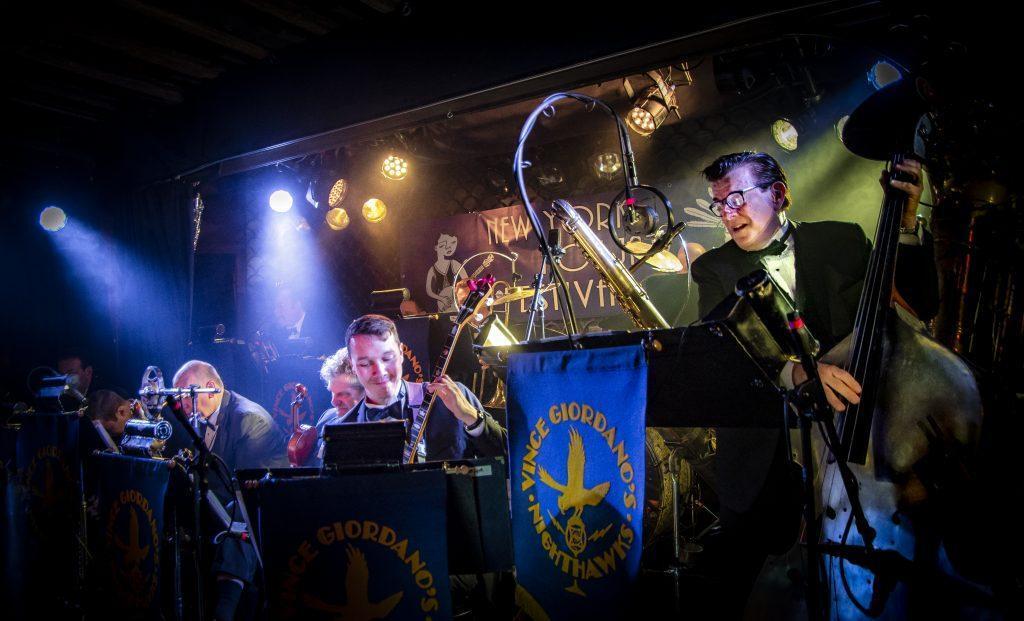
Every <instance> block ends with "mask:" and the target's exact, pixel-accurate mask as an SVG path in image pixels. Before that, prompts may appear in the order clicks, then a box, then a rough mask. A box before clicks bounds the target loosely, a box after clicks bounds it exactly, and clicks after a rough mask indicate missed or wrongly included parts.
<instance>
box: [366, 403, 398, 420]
mask: <svg viewBox="0 0 1024 621" xmlns="http://www.w3.org/2000/svg"><path fill="white" fill-rule="evenodd" d="M365 412H366V414H365V416H366V420H368V421H378V420H384V419H387V418H394V419H396V420H405V407H404V404H403V402H402V399H399V400H398V401H395V402H394V403H392V404H391V405H389V406H387V407H386V408H375V407H371V406H369V405H367V406H366V408H365Z"/></svg>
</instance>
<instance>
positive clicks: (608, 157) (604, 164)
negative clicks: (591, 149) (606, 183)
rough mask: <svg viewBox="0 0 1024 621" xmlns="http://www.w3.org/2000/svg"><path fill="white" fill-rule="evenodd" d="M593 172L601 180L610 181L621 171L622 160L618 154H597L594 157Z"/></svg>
mask: <svg viewBox="0 0 1024 621" xmlns="http://www.w3.org/2000/svg"><path fill="white" fill-rule="evenodd" d="M594 170H595V171H597V176H598V177H601V178H602V179H611V178H612V177H614V176H615V173H617V172H619V171H620V170H622V159H621V158H620V157H619V154H618V153H599V154H598V155H596V156H595V157H594Z"/></svg>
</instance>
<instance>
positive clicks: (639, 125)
mask: <svg viewBox="0 0 1024 621" xmlns="http://www.w3.org/2000/svg"><path fill="white" fill-rule="evenodd" d="M668 111H669V108H668V105H667V104H666V103H665V101H664V99H663V98H662V97H661V93H660V92H659V91H658V87H657V86H651V87H648V88H647V89H646V90H644V92H643V94H642V95H641V96H640V98H639V99H637V100H636V102H634V103H633V109H632V110H630V111H629V116H627V117H626V125H628V126H629V128H630V129H632V130H633V131H635V132H636V133H638V134H640V135H641V136H650V135H651V134H653V133H654V130H656V129H658V128H659V127H661V124H662V123H664V122H665V119H666V118H668Z"/></svg>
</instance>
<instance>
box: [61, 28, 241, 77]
mask: <svg viewBox="0 0 1024 621" xmlns="http://www.w3.org/2000/svg"><path fill="white" fill-rule="evenodd" d="M79 36H81V37H82V38H83V39H85V40H86V41H88V42H89V43H92V44H94V45H98V46H100V47H104V48H106V49H109V50H114V51H116V52H121V53H122V54H126V55H128V56H131V57H132V58H136V59H138V60H140V61H142V62H145V63H149V64H150V65H154V66H157V67H162V68H164V69H167V70H169V71H173V72H174V73H177V74H179V75H183V76H186V77H189V78H195V79H198V80H212V79H214V78H216V77H217V76H219V75H220V74H221V73H223V72H224V67H223V66H222V65H214V64H210V63H208V62H206V61H204V60H200V59H198V58H195V57H194V56H189V55H187V54H182V53H181V52H178V51H176V50H169V49H165V48H159V47H153V46H150V45H146V44H144V43H140V42H138V41H130V40H127V39H118V38H113V37H110V36H105V35H98V34H91V33H83V34H81V35H79Z"/></svg>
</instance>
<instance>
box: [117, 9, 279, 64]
mask: <svg viewBox="0 0 1024 621" xmlns="http://www.w3.org/2000/svg"><path fill="white" fill-rule="evenodd" d="M117 3H118V4H119V5H121V6H123V7H125V8H126V9H129V10H131V11H135V12H136V13H139V14H140V15H145V16H146V17H149V18H151V19H154V20H156V21H158V22H160V23H162V24H164V25H166V26H169V27H171V28H174V29H176V30H180V31H182V32H185V33H188V34H190V35H192V36H194V37H198V38H200V39H204V40H206V41H209V42H210V43H213V44H215V45H219V46H221V47H224V48H227V49H230V50H233V51H235V52H238V53H240V54H243V55H245V56H248V57H250V58H254V59H256V60H263V59H264V58H266V57H267V56H269V55H270V52H269V51H267V49H266V48H264V47H262V46H260V45H257V44H255V43H253V42H251V41H246V40H245V39H243V38H241V37H238V36H235V35H233V34H230V33H227V32H224V31H223V30H220V29H218V28H213V27H210V26H207V25H205V24H201V23H199V22H196V21H193V20H191V19H188V18H185V17H182V16H180V15H178V14H176V13H171V12H170V11H165V10H164V9H161V8H158V7H155V6H150V5H148V4H144V3H142V2H139V1H138V0H117Z"/></svg>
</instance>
